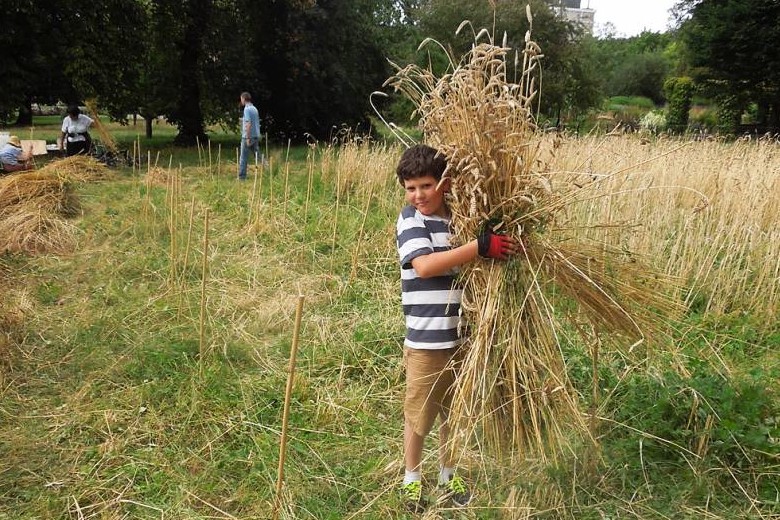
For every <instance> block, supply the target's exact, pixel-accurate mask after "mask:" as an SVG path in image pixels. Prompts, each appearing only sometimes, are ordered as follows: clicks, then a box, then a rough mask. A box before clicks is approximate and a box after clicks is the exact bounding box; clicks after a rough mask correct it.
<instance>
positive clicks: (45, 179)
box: [0, 156, 106, 254]
mask: <svg viewBox="0 0 780 520" xmlns="http://www.w3.org/2000/svg"><path fill="white" fill-rule="evenodd" d="M105 171H106V168H105V166H103V165H102V164H100V163H99V162H97V161H95V160H94V159H92V158H89V157H84V156H74V157H70V158H67V159H63V160H59V161H54V162H52V163H50V164H48V165H46V166H45V167H44V168H41V169H40V170H37V171H31V172H23V173H17V174H13V175H8V176H6V177H0V252H6V251H8V252H15V253H18V252H22V253H32V254H35V253H65V252H68V251H72V250H73V249H74V248H75V245H76V231H77V230H76V227H75V226H74V225H73V224H71V223H70V222H68V221H67V220H65V219H66V218H67V217H73V216H75V215H76V214H77V213H78V211H79V203H78V198H77V197H76V195H75V193H74V191H73V184H74V183H76V182H83V181H86V180H88V179H102V178H105V176H106V173H105Z"/></svg>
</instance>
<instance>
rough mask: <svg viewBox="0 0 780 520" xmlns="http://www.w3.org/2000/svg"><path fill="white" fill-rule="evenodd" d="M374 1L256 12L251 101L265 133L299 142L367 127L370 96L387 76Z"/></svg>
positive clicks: (342, 0)
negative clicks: (337, 129) (256, 106)
mask: <svg viewBox="0 0 780 520" xmlns="http://www.w3.org/2000/svg"><path fill="white" fill-rule="evenodd" d="M377 5H378V2H377V1H376V0H319V1H318V2H317V3H316V5H304V6H300V5H297V4H295V3H292V2H290V1H289V0H288V1H285V0H280V1H277V2H270V3H268V4H266V5H265V7H264V8H263V9H262V10H261V11H258V12H257V13H256V16H257V18H255V19H254V24H256V27H257V32H256V33H255V34H256V37H255V39H254V41H253V44H254V46H255V54H256V56H257V62H256V66H255V67H256V69H257V70H258V72H259V77H258V83H257V84H256V86H255V94H257V93H258V92H259V95H255V97H256V98H257V99H259V100H260V106H259V108H260V112H261V115H263V117H264V124H265V127H266V128H267V129H268V130H269V131H271V132H273V133H277V134H281V135H284V136H287V137H291V138H294V139H301V138H303V137H304V135H305V134H306V133H310V134H313V135H315V136H317V137H327V136H329V135H330V134H331V133H332V131H333V127H334V126H339V125H342V124H345V125H348V126H351V127H355V126H359V125H366V124H367V117H366V116H367V114H368V113H369V111H370V105H369V95H370V93H371V92H372V91H374V90H377V89H378V88H379V87H380V86H381V84H382V82H383V81H384V80H385V79H386V78H387V76H388V75H389V67H388V64H387V62H386V60H385V56H384V54H383V52H382V46H383V44H384V43H385V42H386V41H387V40H386V39H385V34H384V33H383V32H382V30H381V27H378V26H377V25H376V23H375V18H374V15H375V8H376V6H377Z"/></svg>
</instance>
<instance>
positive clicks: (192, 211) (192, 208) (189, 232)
mask: <svg viewBox="0 0 780 520" xmlns="http://www.w3.org/2000/svg"><path fill="white" fill-rule="evenodd" d="M194 220H195V195H193V196H192V201H191V202H190V225H189V228H188V229H187V244H186V245H185V246H184V265H183V266H182V274H184V273H186V272H187V263H188V262H189V257H190V241H191V239H192V222H193V221H194Z"/></svg>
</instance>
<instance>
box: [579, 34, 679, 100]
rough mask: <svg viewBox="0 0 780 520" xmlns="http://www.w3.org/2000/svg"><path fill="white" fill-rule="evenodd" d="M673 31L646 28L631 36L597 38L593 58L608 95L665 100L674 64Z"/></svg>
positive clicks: (603, 89) (604, 90)
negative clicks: (667, 78)
mask: <svg viewBox="0 0 780 520" xmlns="http://www.w3.org/2000/svg"><path fill="white" fill-rule="evenodd" d="M673 47H674V39H673V37H672V35H670V34H665V33H653V32H649V31H644V32H642V33H641V34H639V35H637V36H632V37H630V38H616V37H614V36H606V37H604V38H600V39H598V40H596V41H595V42H594V45H593V58H594V60H595V67H596V69H597V71H598V72H597V75H598V77H600V78H601V80H602V86H601V88H602V91H603V92H604V94H605V95H606V96H644V97H647V98H650V99H651V100H653V102H654V103H655V104H657V105H658V104H661V103H663V101H664V100H665V95H664V89H663V85H664V80H665V79H666V77H667V75H668V73H669V71H670V70H672V69H673V68H674V62H673V59H672V58H671V56H672V53H671V52H670V49H671V48H673Z"/></svg>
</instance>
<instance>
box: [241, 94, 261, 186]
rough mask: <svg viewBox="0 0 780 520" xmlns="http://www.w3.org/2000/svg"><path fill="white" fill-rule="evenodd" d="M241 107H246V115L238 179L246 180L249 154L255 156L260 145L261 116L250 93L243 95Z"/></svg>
mask: <svg viewBox="0 0 780 520" xmlns="http://www.w3.org/2000/svg"><path fill="white" fill-rule="evenodd" d="M241 106H242V107H244V115H243V117H242V118H241V155H240V158H239V161H238V178H239V180H242V181H243V180H246V163H247V160H248V158H249V152H250V151H252V152H254V154H255V156H257V153H258V151H259V144H260V115H259V114H258V112H257V108H255V105H253V104H252V95H251V94H249V92H242V93H241Z"/></svg>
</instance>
